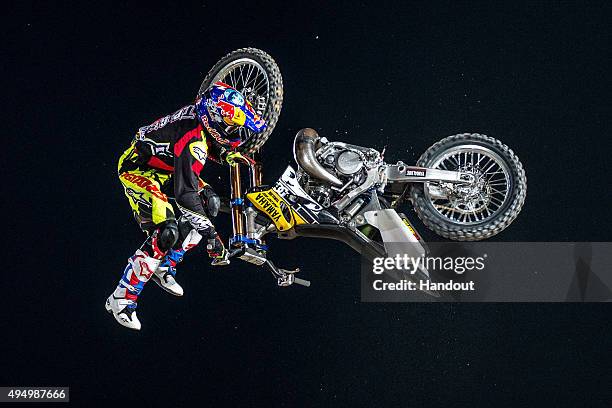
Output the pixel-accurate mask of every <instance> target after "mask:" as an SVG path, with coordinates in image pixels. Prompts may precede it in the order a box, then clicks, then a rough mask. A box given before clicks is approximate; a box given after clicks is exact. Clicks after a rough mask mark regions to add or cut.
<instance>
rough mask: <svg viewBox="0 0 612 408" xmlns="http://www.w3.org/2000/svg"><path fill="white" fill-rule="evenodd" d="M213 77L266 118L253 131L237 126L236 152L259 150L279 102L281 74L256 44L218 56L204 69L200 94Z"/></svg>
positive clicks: (281, 87)
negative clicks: (259, 129) (262, 127)
mask: <svg viewBox="0 0 612 408" xmlns="http://www.w3.org/2000/svg"><path fill="white" fill-rule="evenodd" d="M217 81H221V82H224V83H226V84H228V85H229V86H231V87H233V88H235V89H237V90H238V91H240V92H241V93H242V94H243V95H244V96H245V97H246V99H248V100H249V102H251V104H252V105H253V108H254V109H255V111H256V112H257V114H258V115H259V116H261V118H262V119H263V120H264V121H266V125H267V126H266V129H265V130H264V131H263V132H261V133H255V132H253V131H252V130H250V129H247V128H244V127H242V128H240V129H239V130H238V132H240V138H241V139H242V143H241V144H240V145H239V146H238V147H237V149H236V150H237V151H239V152H240V153H245V154H251V153H254V152H256V151H258V150H259V148H260V147H261V146H263V144H264V143H265V142H266V140H268V137H270V135H271V134H272V131H273V130H274V126H276V122H277V121H278V117H279V116H280V112H281V107H282V105H283V78H282V76H281V73H280V70H279V68H278V65H277V64H276V62H275V61H274V59H273V58H272V57H271V56H270V55H268V54H267V53H265V52H264V51H262V50H259V49H257V48H240V49H238V50H236V51H232V52H230V53H229V54H227V55H226V56H225V57H223V58H221V59H220V60H219V61H218V62H217V63H216V64H215V66H214V67H212V68H211V70H210V71H208V74H206V77H205V78H204V80H203V81H202V84H201V85H200V89H199V91H198V95H197V96H200V95H201V94H202V93H203V92H205V91H206V90H207V89H208V88H210V86H211V85H212V84H214V83H215V82H217Z"/></svg>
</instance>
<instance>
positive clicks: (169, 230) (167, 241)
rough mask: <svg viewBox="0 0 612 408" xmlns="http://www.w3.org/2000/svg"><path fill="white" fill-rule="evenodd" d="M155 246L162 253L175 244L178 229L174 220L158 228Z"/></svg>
mask: <svg viewBox="0 0 612 408" xmlns="http://www.w3.org/2000/svg"><path fill="white" fill-rule="evenodd" d="M157 237H158V238H157V245H158V246H159V249H160V250H162V251H163V252H165V251H167V250H169V249H170V248H172V247H173V246H174V244H176V241H178V237H179V229H178V224H177V223H176V220H168V221H166V222H165V223H164V225H163V226H161V227H160V228H159V231H158V233H157Z"/></svg>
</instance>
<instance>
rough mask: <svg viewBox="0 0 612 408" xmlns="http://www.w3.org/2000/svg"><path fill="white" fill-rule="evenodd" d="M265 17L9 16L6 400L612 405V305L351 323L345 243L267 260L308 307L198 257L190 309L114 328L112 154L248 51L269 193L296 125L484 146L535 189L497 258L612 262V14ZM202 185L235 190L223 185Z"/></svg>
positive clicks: (3, 322)
mask: <svg viewBox="0 0 612 408" xmlns="http://www.w3.org/2000/svg"><path fill="white" fill-rule="evenodd" d="M256 3H257V2H251V4H250V5H249V6H244V5H242V4H240V3H238V2H226V3H225V5H224V6H219V5H216V4H215V3H212V2H204V3H203V4H198V5H195V6H188V5H185V4H182V3H181V4H172V5H170V4H169V5H167V6H166V7H165V8H163V9H161V8H157V7H154V6H153V5H152V4H149V5H142V6H137V5H135V4H133V3H131V2H116V3H115V4H114V5H113V6H109V5H107V4H106V2H98V3H91V4H89V5H87V4H84V3H79V5H78V6H74V5H72V6H70V7H58V6H56V5H54V6H51V5H48V4H46V3H42V2H41V3H38V4H28V2H22V3H20V5H19V6H13V8H12V9H11V10H9V11H8V14H7V12H6V11H5V16H6V17H8V18H9V20H10V21H9V22H8V24H7V25H6V24H5V25H4V27H3V28H4V29H5V30H4V31H5V36H4V40H3V45H2V47H3V48H5V50H4V51H3V53H2V54H3V58H2V60H3V64H2V65H3V68H4V70H8V72H6V73H5V74H4V75H3V76H2V79H3V83H4V84H3V86H2V89H3V91H4V93H3V98H2V99H3V102H4V103H3V106H4V109H3V112H4V115H3V121H4V123H5V124H7V123H8V127H5V134H4V141H5V143H6V145H5V149H4V150H3V166H2V168H3V173H2V174H3V175H4V180H5V181H8V183H6V182H5V183H3V192H4V193H3V197H4V200H3V202H4V207H5V210H4V214H5V219H4V231H5V232H4V236H5V239H4V242H5V245H6V244H8V246H7V247H5V251H4V256H5V263H4V264H5V267H4V274H3V280H2V281H3V295H2V303H3V304H4V306H3V308H2V319H0V333H1V334H2V339H1V341H0V344H1V345H2V346H3V347H2V348H3V350H2V353H0V385H23V386H25V385H57V386H70V387H71V399H72V401H73V403H74V404H75V405H79V406H83V404H85V403H86V402H88V401H92V400H96V401H104V402H116V403H120V404H122V405H123V404H125V405H134V404H136V405H139V404H140V405H143V406H153V404H160V405H161V404H164V405H166V406H182V405H186V404H188V403H191V404H195V403H196V402H199V403H200V405H201V406H218V404H220V403H224V402H225V403H231V404H232V405H233V406H276V405H280V406H287V407H298V406H309V407H310V406H330V405H337V406H402V407H406V406H429V405H445V406H452V407H455V406H478V405H485V406H511V407H519V406H528V405H530V406H534V405H536V403H537V404H538V405H543V404H542V403H549V404H554V405H555V406H590V407H595V406H610V400H611V398H612V386H611V384H612V375H611V369H610V363H611V358H610V353H611V351H612V347H611V344H612V342H611V340H610V339H611V338H612V328H611V325H610V322H611V320H610V316H611V311H610V308H609V306H608V305H607V304H586V305H583V304H435V303H430V304H382V303H381V304H367V303H361V302H360V291H359V289H360V285H359V282H360V281H359V257H358V255H357V254H355V253H353V252H352V251H351V249H350V248H348V247H345V246H344V245H343V244H341V243H337V242H333V241H320V240H313V239H300V240H296V241H289V242H285V241H278V240H270V244H271V246H272V249H271V253H270V257H271V258H272V259H274V260H275V261H276V262H277V263H278V264H279V265H280V266H283V267H295V266H299V267H301V269H302V271H303V273H302V275H303V277H304V278H307V279H311V280H312V286H311V287H310V288H303V287H299V286H294V287H290V288H278V287H276V284H275V282H274V280H273V279H272V278H271V276H270V274H269V273H268V272H267V271H264V270H260V269H257V268H256V267H253V266H250V265H246V264H243V263H241V262H238V261H236V262H233V263H232V264H231V265H230V266H229V267H226V268H223V269H216V270H212V269H211V268H210V267H209V266H208V259H207V257H206V254H205V253H204V251H202V250H201V249H200V250H199V251H198V250H195V251H194V253H193V254H191V255H190V256H188V257H187V258H186V261H185V262H184V263H183V264H181V265H180V269H179V275H178V279H179V282H180V283H181V284H182V285H183V287H184V288H185V290H186V295H185V296H184V297H183V298H174V297H172V296H170V295H168V294H167V293H165V292H163V291H161V290H160V289H159V288H158V287H157V286H156V285H155V284H153V283H151V284H149V285H148V286H147V287H146V288H145V290H144V292H143V295H142V296H141V299H140V302H139V309H138V310H139V312H138V315H139V317H140V320H141V321H142V323H143V330H142V331H141V332H140V333H136V332H132V331H129V330H128V329H125V328H123V327H120V326H119V325H118V324H117V323H116V322H115V321H114V319H113V318H112V317H110V316H109V315H107V313H106V311H105V310H104V301H105V298H106V297H107V296H108V294H109V293H110V292H111V291H112V289H113V288H114V287H115V285H116V283H117V280H118V279H119V277H120V275H121V272H122V270H123V267H124V266H125V261H126V259H127V258H128V257H129V256H130V255H131V254H132V253H133V252H134V250H135V249H136V248H137V247H138V246H139V245H140V243H141V242H142V240H143V238H144V237H143V235H142V233H141V232H140V230H139V229H138V227H137V226H136V224H135V223H134V222H133V219H132V216H131V212H130V208H129V205H128V203H127V200H126V199H125V197H124V196H123V192H122V188H121V186H120V183H119V181H118V179H117V177H116V162H117V159H118V157H119V155H120V153H121V152H122V151H123V150H124V149H125V148H126V147H127V146H128V145H129V143H130V141H131V138H132V135H133V134H134V132H135V130H136V129H137V128H138V127H140V126H142V125H145V124H148V123H150V122H152V121H153V120H155V119H156V118H158V117H160V116H162V115H164V114H167V113H170V112H173V111H174V110H176V109H177V108H179V107H181V106H183V105H185V104H188V103H191V101H192V98H193V97H194V96H195V93H196V91H197V89H198V87H199V85H200V82H201V80H202V79H203V77H204V75H205V74H206V72H207V71H208V69H209V68H210V67H211V66H212V65H213V64H214V63H215V62H216V61H217V60H218V59H219V58H221V57H222V56H223V55H225V54H226V53H228V52H229V51H231V50H233V49H237V48H242V47H246V46H253V47H257V48H261V49H263V50H265V51H266V52H268V53H269V54H271V55H272V56H273V57H274V58H275V59H276V61H277V63H278V64H279V66H280V69H281V72H282V74H283V79H284V90H285V99H284V105H283V111H282V114H281V117H280V120H279V122H278V124H277V126H276V130H275V132H274V134H273V135H272V137H271V138H270V140H269V141H268V143H267V144H266V145H265V147H264V150H263V157H264V159H263V161H264V166H265V167H264V171H265V176H264V178H265V181H266V182H268V183H273V182H274V181H275V179H276V178H277V177H279V176H280V174H281V172H282V170H283V169H284V168H285V166H286V165H287V164H290V163H291V162H292V155H291V145H292V141H293V136H294V135H295V133H296V131H297V130H298V129H300V128H302V127H306V126H309V127H313V128H315V129H317V130H318V131H319V132H320V134H321V135H322V136H326V137H327V138H329V139H331V140H342V141H346V142H350V143H353V144H359V145H365V146H371V147H375V148H379V149H382V148H383V147H385V146H386V147H387V150H386V151H387V153H386V158H387V159H388V161H396V160H400V159H401V160H403V161H405V162H407V163H414V162H415V161H416V160H417V159H418V157H419V155H420V154H421V153H422V152H423V151H424V150H425V149H426V148H427V147H428V146H429V145H431V144H433V143H434V142H436V141H437V140H439V139H441V138H442V137H445V136H449V135H452V134H456V133H462V132H478V133H484V134H487V135H490V136H493V137H496V138H499V139H501V140H503V141H504V142H505V143H506V144H508V145H509V146H510V147H511V148H512V149H513V150H514V151H515V152H516V153H517V155H518V156H519V157H520V159H521V160H522V162H523V164H524V166H525V169H526V172H527V177H528V187H529V190H528V194H527V200H526V203H525V207H524V209H523V212H522V213H521V215H520V216H519V217H518V219H517V220H516V221H515V222H514V223H513V224H512V225H511V226H510V227H509V228H508V229H507V230H506V231H505V232H503V233H502V234H500V235H499V236H498V237H496V238H495V239H496V240H503V241H609V240H610V228H611V227H612V212H611V211H610V203H611V202H612V193H611V190H610V188H609V184H610V180H609V177H610V176H612V172H611V171H610V170H609V155H610V151H611V148H612V145H611V143H610V126H609V119H610V98H609V93H610V79H609V73H610V58H609V57H610V28H609V26H610V17H611V13H610V12H611V7H610V6H609V5H603V4H604V3H601V4H597V3H593V2H591V3H590V4H589V5H587V6H585V5H572V4H565V3H560V2H532V4H523V5H519V4H517V3H515V2H512V4H511V5H504V6H502V5H500V4H497V2H495V4H493V3H491V4H490V5H485V4H476V3H473V4H468V3H463V2H461V3H462V5H461V6H458V5H454V4H452V3H451V4H441V5H438V6H426V7H425V6H424V5H423V4H408V3H407V2H406V3H401V4H402V5H399V4H400V2H397V3H398V5H396V6H393V7H384V6H382V4H383V3H384V2H362V1H360V2H346V3H339V2H334V4H333V5H330V4H327V3H324V4H320V5H315V4H312V5H310V6H308V7H305V8H304V7H298V6H284V7H281V6H274V5H272V4H271V3H268V4H266V5H260V6H257V5H256ZM7 91H8V92H7ZM207 172H208V173H207ZM204 174H205V176H204V177H205V178H207V175H208V178H207V180H208V181H210V182H211V183H212V184H213V186H214V187H215V188H217V189H218V191H219V192H221V193H222V192H224V191H226V190H227V187H226V185H225V183H224V182H226V181H227V174H226V169H219V168H215V165H214V164H212V163H210V164H207V167H206V168H205V170H204ZM405 212H406V213H407V214H408V215H409V216H410V217H411V219H412V220H413V221H414V223H415V226H417V228H418V230H419V231H420V232H421V233H422V235H424V236H425V237H426V238H427V239H436V238H435V237H434V236H432V234H431V233H429V232H428V231H426V230H425V229H424V228H425V227H423V225H422V224H421V223H420V222H418V219H417V217H416V215H415V214H414V212H413V211H412V210H411V209H410V208H406V209H405ZM223 217H224V216H221V219H219V220H218V221H217V224H218V226H219V229H220V230H221V232H222V233H223V232H225V236H227V232H228V231H229V229H228V228H229V224H228V222H227V219H224V218H223Z"/></svg>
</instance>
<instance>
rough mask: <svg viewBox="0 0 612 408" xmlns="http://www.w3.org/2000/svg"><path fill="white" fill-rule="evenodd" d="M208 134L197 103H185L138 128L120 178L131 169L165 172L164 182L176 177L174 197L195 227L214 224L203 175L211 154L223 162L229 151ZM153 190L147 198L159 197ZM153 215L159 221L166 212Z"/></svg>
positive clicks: (121, 164)
mask: <svg viewBox="0 0 612 408" xmlns="http://www.w3.org/2000/svg"><path fill="white" fill-rule="evenodd" d="M207 136H208V135H207V133H206V130H205V129H204V127H203V126H202V124H201V123H200V120H199V119H198V116H197V114H196V111H195V106H194V105H188V106H185V107H183V108H181V109H179V110H178V111H176V112H174V113H172V114H170V115H167V116H164V117H162V118H160V119H158V120H156V121H155V122H153V123H151V124H150V125H147V126H143V127H141V128H140V129H138V132H137V133H136V136H135V138H134V140H133V142H132V144H131V146H130V147H129V148H128V149H127V150H126V151H125V152H124V153H123V155H122V156H121V159H120V161H119V176H120V179H121V180H122V182H123V180H126V173H127V174H128V176H127V179H130V175H129V174H131V173H134V174H136V173H137V174H138V176H139V177H143V176H144V175H145V174H152V175H155V174H158V175H163V176H164V177H162V178H163V179H164V180H165V182H164V184H166V181H169V180H170V178H172V181H173V183H172V184H173V186H174V188H173V190H174V192H173V193H174V198H175V199H176V204H177V205H178V207H179V208H180V209H181V212H182V213H183V215H184V216H185V217H186V218H187V219H188V220H189V221H190V222H191V223H192V224H193V226H194V228H196V229H198V230H204V229H207V228H208V227H210V225H211V224H210V221H209V220H208V218H207V217H206V214H205V211H204V207H203V205H202V200H201V198H200V196H199V194H198V191H199V187H200V178H199V175H200V172H201V171H202V168H203V167H204V164H205V163H206V159H207V158H209V157H210V158H211V159H213V160H214V161H216V162H219V163H221V162H222V159H221V158H222V156H223V154H224V153H225V149H224V148H223V147H222V146H221V145H219V144H218V143H217V142H216V141H215V140H213V138H212V137H207ZM132 178H133V175H132ZM158 184H159V183H158ZM124 187H125V183H124ZM130 187H133V186H130ZM160 187H163V186H160ZM152 193H154V194H152V195H151V196H150V197H148V198H149V199H150V200H145V201H152V200H158V199H159V194H158V192H157V191H154V192H152ZM126 194H127V192H126ZM132 196H133V194H132ZM128 197H130V196H129V195H128ZM133 207H134V206H133ZM141 207H143V206H141ZM160 207H161V206H160ZM135 211H137V212H138V211H140V209H135ZM164 211H166V209H165V210H164ZM166 212H167V211H166ZM153 218H157V219H156V220H155V221H156V223H157V222H159V220H160V219H162V218H165V216H164V215H163V214H157V217H153Z"/></svg>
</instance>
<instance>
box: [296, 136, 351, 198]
mask: <svg viewBox="0 0 612 408" xmlns="http://www.w3.org/2000/svg"><path fill="white" fill-rule="evenodd" d="M319 139H320V138H319V134H318V133H317V131H316V130H314V129H311V128H304V129H302V130H300V131H299V132H297V135H295V139H294V140H293V158H294V159H295V161H296V162H297V163H298V164H299V165H300V167H301V168H303V169H304V170H305V171H306V173H308V174H309V175H311V176H312V177H315V178H317V179H319V180H323V181H327V182H328V183H331V184H333V185H335V186H337V187H340V186H342V185H343V183H342V181H340V179H339V178H338V177H336V176H334V175H333V174H331V173H330V172H329V171H327V170H326V169H325V168H324V167H323V166H322V165H321V163H319V161H318V160H317V156H316V155H315V151H316V144H317V142H318V141H319Z"/></svg>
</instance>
